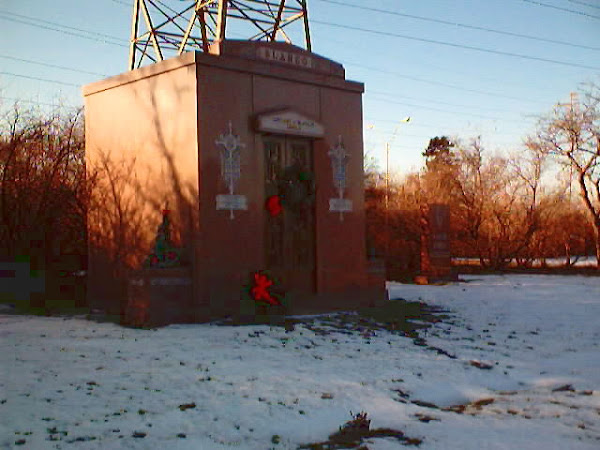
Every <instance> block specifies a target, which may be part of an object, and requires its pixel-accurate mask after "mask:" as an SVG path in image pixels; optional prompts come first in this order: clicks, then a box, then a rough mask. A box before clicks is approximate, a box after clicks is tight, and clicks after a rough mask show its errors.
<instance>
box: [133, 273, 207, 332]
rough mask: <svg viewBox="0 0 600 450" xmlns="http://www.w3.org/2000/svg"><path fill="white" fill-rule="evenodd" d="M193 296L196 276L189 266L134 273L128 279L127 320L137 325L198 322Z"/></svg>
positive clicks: (152, 325)
mask: <svg viewBox="0 0 600 450" xmlns="http://www.w3.org/2000/svg"><path fill="white" fill-rule="evenodd" d="M192 298H193V296H192V276H191V271H190V269H188V268H164V269H143V270H139V271H136V272H133V273H132V274H131V275H130V276H129V279H128V286H127V305H126V308H125V316H124V317H123V322H124V324H125V325H131V326H136V327H156V326H164V325H168V324H172V323H191V322H195V321H196V317H195V314H194V310H193V307H192Z"/></svg>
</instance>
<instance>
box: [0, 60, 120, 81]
mask: <svg viewBox="0 0 600 450" xmlns="http://www.w3.org/2000/svg"><path fill="white" fill-rule="evenodd" d="M0 58H4V59H11V60H13V61H21V62H25V63H28V64H36V65H38V66H44V67H52V68H54V69H61V70H69V71H71V72H79V73H85V74H88V75H99V76H101V77H107V76H108V75H106V74H104V73H98V72H89V71H87V70H81V69H75V68H72V67H65V66H59V65H56V64H48V63H43V62H40V61H32V60H30V59H23V58H15V57H14V56H8V55H0Z"/></svg>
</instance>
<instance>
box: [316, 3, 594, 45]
mask: <svg viewBox="0 0 600 450" xmlns="http://www.w3.org/2000/svg"><path fill="white" fill-rule="evenodd" d="M319 1H321V2H325V3H332V4H334V5H340V6H345V7H348V8H355V9H361V10H364V11H374V12H378V13H383V14H388V15H393V16H399V17H406V18H408V19H416V20H422V21H425V22H432V23H439V24H442V25H449V26H455V27H459V28H466V29H470V30H477V31H485V32H488V33H495V34H501V35H504V36H512V37H518V38H521V39H530V40H534V41H539V42H548V43H551V44H559V45H566V46H569V47H577V48H583V49H586V50H595V51H600V47H591V46H588V45H582V44H574V43H571V42H565V41H558V40H554V39H546V38H541V37H537V36H531V35H527V34H520V33H513V32H510V31H503V30H496V29H493V28H487V27H479V26H476V25H468V24H465V23H460V22H451V21H448V20H441V19H433V18H430V17H422V16H416V15H413V14H405V13H400V12H397V11H392V10H389V9H379V8H372V7H370V6H361V5H353V4H350V3H344V2H339V1H336V0H319Z"/></svg>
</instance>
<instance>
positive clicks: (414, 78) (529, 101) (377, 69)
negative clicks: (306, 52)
mask: <svg viewBox="0 0 600 450" xmlns="http://www.w3.org/2000/svg"><path fill="white" fill-rule="evenodd" d="M344 64H345V65H346V66H355V67H360V68H362V69H365V70H369V71H374V72H379V73H387V74H390V75H393V76H396V77H398V78H405V79H407V80H413V81H418V82H420V83H426V84H433V85H436V86H443V87H447V88H451V89H457V90H459V91H465V92H472V93H474V94H482V95H488V96H490V97H499V98H506V99H509V100H517V101H520V102H527V103H538V104H539V103H540V101H538V100H531V99H526V98H523V97H511V96H509V95H503V94H496V93H493V92H488V91H480V90H478V89H469V88H464V87H461V86H456V85H454V84H449V83H443V82H441V81H433V80H427V79H425V78H419V77H413V76H410V75H404V74H401V73H398V72H393V71H391V70H385V69H381V68H379V67H369V66H365V65H363V64H355V63H352V62H344Z"/></svg>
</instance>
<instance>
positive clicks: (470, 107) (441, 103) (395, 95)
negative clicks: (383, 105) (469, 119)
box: [367, 89, 511, 112]
mask: <svg viewBox="0 0 600 450" xmlns="http://www.w3.org/2000/svg"><path fill="white" fill-rule="evenodd" d="M367 94H374V95H381V96H386V97H387V98H392V99H404V98H406V99H409V100H417V101H420V102H427V103H435V104H438V105H448V106H457V107H459V108H469V109H473V108H474V106H473V105H464V104H461V103H449V102H442V101H439V100H434V99H428V98H423V97H411V96H408V95H398V94H390V93H389V92H384V91H377V90H372V89H369V90H368V91H367ZM476 108H477V109H480V110H487V111H496V112H511V111H510V110H508V109H501V108H488V107H485V106H479V105H478V106H476Z"/></svg>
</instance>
